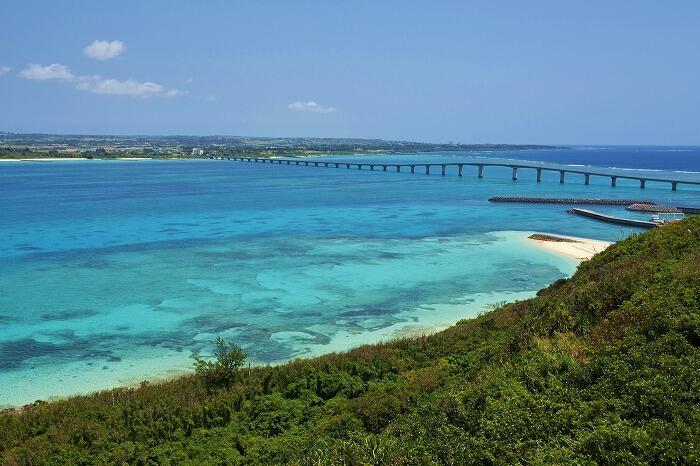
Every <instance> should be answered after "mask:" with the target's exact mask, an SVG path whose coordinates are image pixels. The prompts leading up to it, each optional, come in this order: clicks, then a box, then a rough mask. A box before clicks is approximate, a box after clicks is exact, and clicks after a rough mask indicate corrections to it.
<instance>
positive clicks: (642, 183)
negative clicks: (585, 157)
mask: <svg viewBox="0 0 700 466" xmlns="http://www.w3.org/2000/svg"><path fill="white" fill-rule="evenodd" d="M209 158H210V159H215V160H236V161H240V162H253V163H270V164H279V165H302V166H307V167H310V166H311V167H325V168H347V169H353V168H354V169H357V170H363V169H365V168H366V169H369V170H370V171H374V170H375V169H376V170H381V171H396V172H401V170H402V169H404V170H406V171H408V170H410V172H411V173H416V169H418V170H419V173H420V171H423V172H424V173H425V174H426V175H429V174H430V170H431V168H434V169H435V170H439V172H440V174H441V175H443V176H444V175H446V174H447V170H448V168H452V167H454V168H455V169H456V170H454V171H456V174H457V176H462V174H463V172H464V167H476V168H477V170H478V171H477V174H478V177H479V178H483V177H484V168H485V167H506V168H510V169H511V170H512V174H513V175H512V178H513V180H514V181H515V180H517V179H518V170H521V169H527V170H534V171H535V179H536V180H537V181H538V182H540V181H542V172H545V171H549V172H558V173H559V182H560V183H564V179H565V178H566V175H567V174H576V175H583V182H584V184H586V185H587V184H590V179H591V177H592V176H598V177H603V178H609V179H610V185H611V186H613V187H615V186H616V185H617V180H618V179H624V180H635V181H638V182H639V187H640V188H645V187H646V183H647V181H651V182H657V183H669V184H670V185H671V189H672V190H674V191H675V190H676V189H677V187H678V185H679V184H686V185H697V186H700V181H691V180H673V179H666V178H648V177H639V176H631V175H618V174H609V173H595V172H592V171H588V170H580V169H570V168H554V167H543V166H539V165H528V164H522V163H508V162H453V163H378V162H336V161H331V162H329V161H323V160H309V159H281V158H266V157H209Z"/></svg>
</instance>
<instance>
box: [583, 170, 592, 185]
mask: <svg viewBox="0 0 700 466" xmlns="http://www.w3.org/2000/svg"><path fill="white" fill-rule="evenodd" d="M590 183H591V174H590V173H585V174H584V175H583V184H585V185H586V186H588V185H589V184H590Z"/></svg>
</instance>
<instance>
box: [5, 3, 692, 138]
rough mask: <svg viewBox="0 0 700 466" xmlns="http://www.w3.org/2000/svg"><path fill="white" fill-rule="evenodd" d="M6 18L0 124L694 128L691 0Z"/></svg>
mask: <svg viewBox="0 0 700 466" xmlns="http://www.w3.org/2000/svg"><path fill="white" fill-rule="evenodd" d="M2 16H3V27H2V28H0V73H1V75H0V130H5V131H17V132H52V133H99V134H227V135H250V136H324V137H373V138H374V137H376V138H383V139H408V140H419V141H435V142H446V141H458V142H465V143H484V142H492V143H561V144H700V116H699V115H700V111H699V109H700V27H698V25H699V24H700V2H697V1H695V0H692V1H690V0H688V1H682V0H679V1H673V2H659V1H631V0H628V1H616V0H607V1H585V2H584V1H539V0H530V1H494V0H491V1H483V2H477V1H454V2H452V1H435V2H426V1H410V0H409V1H395V2H394V1H378V0H375V1H352V2H350V1H345V2H341V1H332V0H325V1H320V0H319V1H290V0H286V1H247V2H242V1H207V2H194V1H191V2H182V1H172V0H169V1H157V0H149V1H123V0H120V1H118V2H89V1H60V2H58V1H32V0H23V1H15V0H3V2H2ZM51 65H54V66H51Z"/></svg>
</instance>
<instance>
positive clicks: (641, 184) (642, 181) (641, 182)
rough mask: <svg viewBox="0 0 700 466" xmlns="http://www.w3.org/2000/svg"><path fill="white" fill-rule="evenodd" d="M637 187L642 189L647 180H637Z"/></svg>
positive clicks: (645, 185)
mask: <svg viewBox="0 0 700 466" xmlns="http://www.w3.org/2000/svg"><path fill="white" fill-rule="evenodd" d="M639 187H640V188H642V189H644V188H646V187H647V180H639Z"/></svg>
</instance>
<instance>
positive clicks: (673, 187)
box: [671, 181, 678, 191]
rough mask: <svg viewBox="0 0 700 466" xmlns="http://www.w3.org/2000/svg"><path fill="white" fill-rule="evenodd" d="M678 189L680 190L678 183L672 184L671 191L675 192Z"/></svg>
mask: <svg viewBox="0 0 700 466" xmlns="http://www.w3.org/2000/svg"><path fill="white" fill-rule="evenodd" d="M676 188H678V183H677V182H675V181H674V182H672V183H671V190H673V191H675V190H676Z"/></svg>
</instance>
